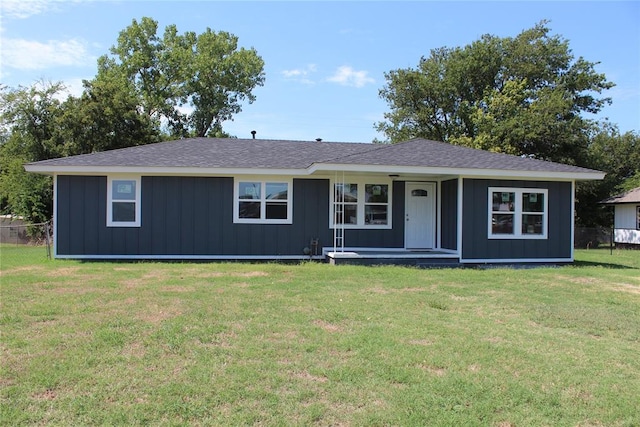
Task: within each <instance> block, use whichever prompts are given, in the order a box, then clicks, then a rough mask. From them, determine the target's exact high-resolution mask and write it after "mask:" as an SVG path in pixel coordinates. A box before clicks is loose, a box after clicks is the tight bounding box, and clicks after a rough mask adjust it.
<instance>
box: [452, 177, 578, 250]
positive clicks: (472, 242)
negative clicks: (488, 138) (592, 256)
mask: <svg viewBox="0 0 640 427" xmlns="http://www.w3.org/2000/svg"><path fill="white" fill-rule="evenodd" d="M489 187H516V188H543V189H547V190H548V194H549V195H548V197H549V200H548V202H549V203H548V204H549V212H548V213H547V215H548V224H549V229H548V233H547V235H548V238H547V239H489V238H488V235H487V234H488V230H487V229H488V215H489V212H488V209H489V207H488V189H489ZM463 192H464V193H463V214H462V215H463V229H462V230H463V231H462V233H463V234H462V239H463V242H462V258H463V259H464V260H473V259H492V260H494V259H495V260H500V259H540V260H544V259H552V258H567V259H568V258H570V257H571V253H572V245H573V242H572V239H571V227H572V221H573V212H572V210H571V197H572V194H571V183H569V182H538V181H505V180H483V179H465V180H464V183H463Z"/></svg>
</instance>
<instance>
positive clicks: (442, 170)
mask: <svg viewBox="0 0 640 427" xmlns="http://www.w3.org/2000/svg"><path fill="white" fill-rule="evenodd" d="M372 169H375V170H372ZM320 171H339V172H342V171H344V172H369V173H371V172H377V173H392V174H420V175H464V176H465V177H473V178H488V177H491V178H495V177H504V178H521V179H549V178H551V179H567V180H573V179H578V180H581V179H586V180H591V179H603V178H604V176H605V173H604V172H596V171H594V172H553V171H528V170H510V169H509V170H505V169H479V168H450V167H430V166H385V165H344V164H336V163H314V164H313V165H311V167H310V168H309V172H310V173H312V174H313V173H315V172H320Z"/></svg>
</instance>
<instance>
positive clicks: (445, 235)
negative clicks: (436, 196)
mask: <svg viewBox="0 0 640 427" xmlns="http://www.w3.org/2000/svg"><path fill="white" fill-rule="evenodd" d="M440 188H441V195H440V201H441V215H442V216H441V218H440V227H441V235H440V246H441V247H442V248H444V249H451V250H456V249H457V247H458V180H457V179H452V180H449V181H443V182H442V184H441V186H440Z"/></svg>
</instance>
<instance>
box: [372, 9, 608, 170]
mask: <svg viewBox="0 0 640 427" xmlns="http://www.w3.org/2000/svg"><path fill="white" fill-rule="evenodd" d="M595 65H596V63H592V62H588V61H586V60H585V59H583V58H582V57H579V58H577V59H576V58H575V57H574V55H573V54H572V52H571V50H570V49H569V43H568V41H567V40H565V39H563V38H561V37H560V36H554V35H551V34H550V29H549V28H548V27H547V22H546V21H543V22H541V23H539V24H537V25H536V26H534V27H533V28H531V29H527V30H524V31H523V32H521V33H520V34H519V35H517V36H516V37H514V38H511V37H505V38H499V37H496V36H492V35H484V36H482V37H481V38H480V39H479V40H477V41H475V42H473V43H471V44H470V45H467V46H464V47H456V48H446V47H443V48H438V49H433V50H431V54H430V56H429V57H426V58H425V57H423V58H421V59H420V61H419V64H418V67H417V68H409V69H398V70H393V71H390V72H388V73H386V74H385V77H386V80H387V84H386V85H385V87H384V88H382V89H381V90H380V96H381V98H382V99H384V100H385V101H386V102H387V103H388V104H389V107H390V111H389V112H388V113H386V114H385V119H386V120H385V121H383V122H380V123H377V125H376V127H377V129H378V130H379V131H381V132H383V133H384V134H385V135H386V136H387V138H388V140H389V141H390V142H396V141H399V140H404V139H409V138H413V137H424V138H428V139H435V140H439V141H445V142H450V143H454V144H461V145H467V146H471V147H475V148H481V149H486V150H492V151H498V152H505V153H510V154H516V155H527V156H535V157H538V158H542V159H546V160H554V161H561V162H565V163H573V164H582V163H584V161H585V159H584V158H583V157H582V156H583V155H584V153H585V150H586V148H587V146H588V132H589V131H590V129H591V123H590V122H589V121H588V120H586V119H584V118H583V117H582V113H587V112H588V113H597V112H599V111H600V110H601V109H602V107H603V106H605V105H606V104H607V103H610V99H609V98H600V97H598V95H599V94H601V93H602V91H604V90H606V89H609V88H610V87H612V86H613V84H612V83H610V82H608V81H607V80H606V78H605V76H604V75H603V74H599V73H597V72H596V71H595Z"/></svg>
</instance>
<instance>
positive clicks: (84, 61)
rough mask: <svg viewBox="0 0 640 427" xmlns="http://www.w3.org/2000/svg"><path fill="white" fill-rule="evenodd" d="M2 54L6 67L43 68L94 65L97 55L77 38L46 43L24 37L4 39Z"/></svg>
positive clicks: (20, 68)
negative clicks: (90, 52) (90, 53)
mask: <svg viewBox="0 0 640 427" xmlns="http://www.w3.org/2000/svg"><path fill="white" fill-rule="evenodd" d="M2 44H3V48H2V53H1V54H0V55H1V60H2V64H3V65H4V66H5V67H10V68H15V69H19V70H42V69H46V68H51V67H69V66H89V65H94V64H95V61H96V59H97V58H96V57H94V56H91V55H89V54H88V52H87V47H86V44H85V43H84V42H82V41H79V40H76V39H70V40H49V41H47V42H45V43H41V42H38V41H32V40H23V39H3V40H2Z"/></svg>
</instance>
